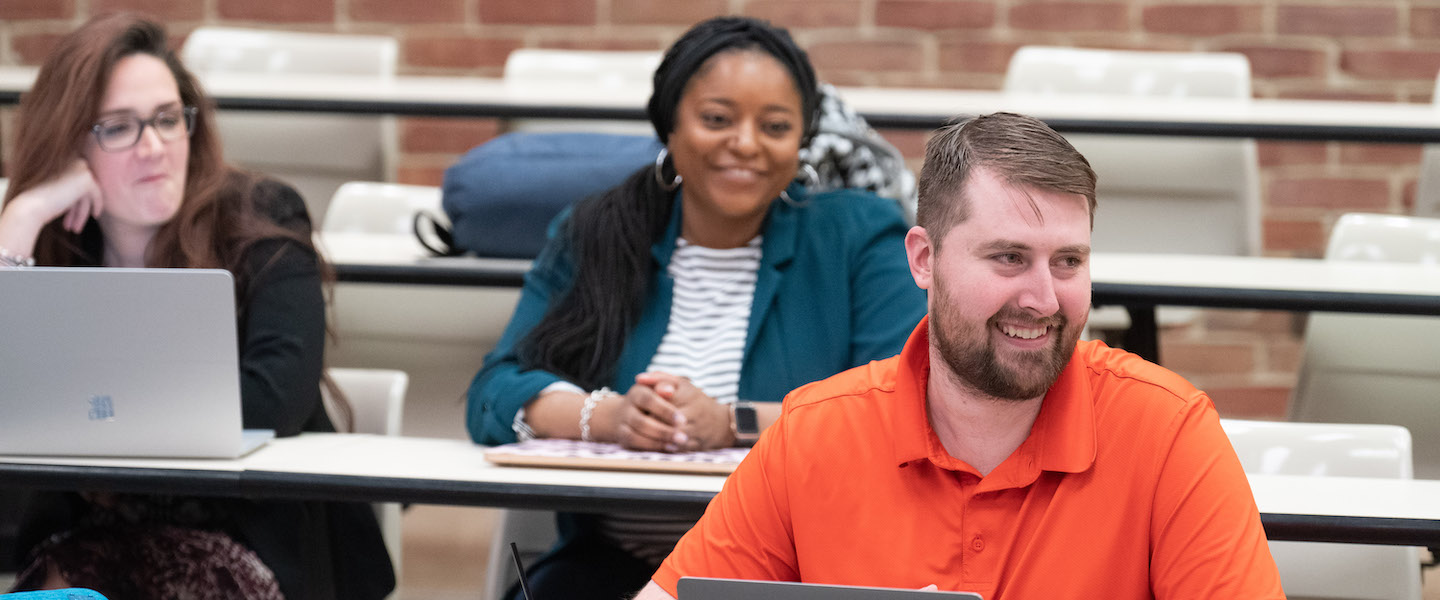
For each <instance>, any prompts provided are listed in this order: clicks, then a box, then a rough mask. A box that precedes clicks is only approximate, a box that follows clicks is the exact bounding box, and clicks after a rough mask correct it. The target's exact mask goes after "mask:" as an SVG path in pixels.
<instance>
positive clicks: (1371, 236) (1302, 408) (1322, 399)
mask: <svg viewBox="0 0 1440 600" xmlns="http://www.w3.org/2000/svg"><path fill="white" fill-rule="evenodd" d="M1325 258H1326V260H1346V261H1383V262H1415V263H1424V264H1429V265H1433V266H1435V275H1434V276H1435V277H1440V219H1423V218H1419V217H1404V216H1396V215H1374V214H1347V215H1344V216H1342V217H1341V218H1340V220H1339V221H1338V222H1337V223H1336V224H1335V228H1334V230H1333V231H1332V232H1331V234H1330V244H1329V247H1328V248H1327V249H1326V251H1325ZM1437 338H1440V319H1436V318H1435V317H1433V316H1373V315H1350V314H1335V313H1314V314H1312V315H1310V320H1309V324H1308V325H1307V327H1306V331H1305V345H1304V357H1303V360H1302V362H1301V365H1300V376H1299V381H1298V383H1297V384H1296V386H1295V392H1294V396H1293V398H1292V399H1291V401H1290V415H1291V418H1292V419H1293V420H1297V421H1318V422H1327V423H1390V424H1394V425H1403V426H1405V427H1408V428H1410V430H1411V432H1412V433H1413V434H1414V435H1415V439H1416V440H1417V443H1416V446H1415V474H1416V476H1417V477H1420V478H1422V479H1435V478H1440V358H1437V354H1436V348H1440V346H1437V344H1436V342H1435V340H1436V339H1437Z"/></svg>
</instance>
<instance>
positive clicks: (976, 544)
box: [970, 535, 985, 552]
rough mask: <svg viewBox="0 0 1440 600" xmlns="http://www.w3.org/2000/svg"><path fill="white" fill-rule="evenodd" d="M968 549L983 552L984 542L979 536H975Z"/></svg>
mask: <svg viewBox="0 0 1440 600" xmlns="http://www.w3.org/2000/svg"><path fill="white" fill-rule="evenodd" d="M970 548H972V549H973V550H975V551H976V552H980V551H982V550H984V549H985V540H983V539H980V536H978V535H977V536H975V539H973V540H970Z"/></svg>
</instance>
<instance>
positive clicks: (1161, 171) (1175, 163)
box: [1005, 46, 1260, 255]
mask: <svg viewBox="0 0 1440 600" xmlns="http://www.w3.org/2000/svg"><path fill="white" fill-rule="evenodd" d="M1005 91H1007V92H1015V93H1026V94H1083V95H1101V96H1145V97H1153V98H1155V100H1156V101H1157V102H1163V101H1164V99H1165V98H1167V97H1169V98H1177V97H1202V98H1233V99H1236V100H1248V99H1249V98H1250V63H1249V61H1248V60H1247V59H1246V58H1245V56H1244V55H1242V54H1236V53H1203V52H1150V51H1136V50H1093V49H1080V48H1059V47H1046V46H1026V47H1023V48H1020V49H1019V50H1018V51H1016V53H1015V55H1014V57H1012V58H1011V60H1010V66H1009V69H1008V70H1007V72H1006V74H1005ZM1065 137H1066V138H1067V139H1069V140H1070V142H1071V143H1072V144H1074V145H1075V147H1076V148H1077V149H1078V150H1080V152H1081V153H1082V154H1084V155H1085V157H1086V158H1087V159H1088V160H1089V161H1090V164H1091V165H1092V166H1093V167H1094V168H1095V172H1096V173H1097V174H1098V175H1099V178H1100V180H1099V184H1098V189H1097V195H1098V197H1099V206H1098V208H1097V214H1096V217H1097V218H1096V219H1095V233H1094V240H1093V246H1094V248H1095V249H1096V250H1099V251H1107V252H1166V253H1188V254H1232V255H1234V254H1239V255H1251V254H1258V253H1259V252H1260V192H1259V189H1260V183H1259V181H1260V176H1259V167H1258V160H1257V158H1256V150H1255V142H1254V140H1228V139H1227V140H1220V139H1202V138H1175V137H1163V136H1119V135H1075V134H1072V135H1066V136H1065Z"/></svg>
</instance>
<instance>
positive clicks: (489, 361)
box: [466, 184, 925, 444]
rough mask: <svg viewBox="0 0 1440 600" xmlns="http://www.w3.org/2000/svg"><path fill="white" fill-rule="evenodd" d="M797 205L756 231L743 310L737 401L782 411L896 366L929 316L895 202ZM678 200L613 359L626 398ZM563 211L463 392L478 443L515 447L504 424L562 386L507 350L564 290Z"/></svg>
mask: <svg viewBox="0 0 1440 600" xmlns="http://www.w3.org/2000/svg"><path fill="white" fill-rule="evenodd" d="M788 193H789V195H790V196H791V197H792V198H795V199H796V200H797V203H796V205H791V204H789V203H786V202H783V201H780V200H778V199H777V200H775V201H774V202H773V203H772V204H771V207H770V213H769V215H768V217H767V220H766V224H765V227H764V237H765V239H764V243H763V245H762V249H761V252H762V256H761V259H760V270H759V273H758V279H757V281H756V285H755V299H754V302H753V304H752V307H751V311H750V324H749V328H748V331H747V334H746V342H745V355H744V359H743V362H742V365H741V371H740V398H742V399H745V400H752V401H759V402H778V401H780V400H781V399H783V398H784V396H785V394H787V393H789V392H790V390H792V389H794V388H796V387H799V386H801V385H804V384H806V383H809V382H811V381H816V380H820V379H824V378H826V377H829V376H831V375H834V374H835V373H839V372H840V371H843V370H845V369H848V368H851V367H854V366H858V365H862V364H865V363H868V362H870V361H872V360H876V359H881V358H886V357H889V356H893V355H895V354H898V353H899V352H900V348H901V346H903V345H904V344H905V340H906V339H907V338H908V337H909V335H910V332H911V331H912V330H913V329H914V328H915V325H916V324H917V323H919V321H920V318H921V317H922V316H924V314H925V292H924V291H923V290H921V289H919V288H918V287H916V286H915V282H914V280H913V279H911V277H910V270H909V266H908V264H907V262H906V259H905V248H904V238H905V232H906V230H907V229H908V227H907V226H906V224H905V221H904V219H903V218H902V216H901V212H900V209H899V207H898V206H897V205H896V203H895V202H894V201H893V200H887V199H883V198H880V197H878V196H875V195H873V194H870V193H868V192H862V191H856V190H838V191H832V192H825V193H821V194H814V195H810V194H808V193H806V192H805V190H804V188H803V187H802V186H800V185H798V184H797V185H791V186H790V188H789V190H788ZM680 205H681V199H680V196H679V195H678V194H677V196H676V199H675V209H674V211H673V214H672V216H671V222H670V225H669V228H668V229H667V230H666V234H665V236H664V238H663V239H661V240H660V241H659V242H658V243H656V244H655V245H654V246H653V247H652V253H653V256H654V258H655V263H656V264H655V270H654V271H653V272H652V273H651V276H652V277H653V278H654V279H652V281H654V282H656V283H655V285H653V286H651V291H650V295H649V297H648V298H647V299H646V302H645V309H644V312H643V314H642V315H641V320H640V323H639V324H638V325H637V326H636V328H635V330H634V331H633V332H632V333H631V335H630V339H629V341H628V342H627V343H626V345H625V349H624V351H623V352H622V354H621V357H620V360H619V363H618V367H617V372H616V373H615V376H614V378H613V379H612V381H611V382H610V387H611V388H612V389H615V390H618V391H621V392H623V391H624V390H627V389H629V388H630V386H631V385H632V384H633V383H634V380H635V376H636V375H637V374H639V373H641V372H642V371H644V369H645V368H646V367H648V366H649V364H650V359H651V358H652V357H653V356H654V355H655V351H656V349H657V348H658V347H659V345H660V339H661V338H662V337H663V336H664V335H665V330H666V327H667V325H668V324H669V321H670V305H671V290H672V286H673V280H672V279H671V278H670V276H669V275H668V274H667V271H666V267H667V265H668V264H669V262H670V256H671V254H672V253H673V252H674V249H675V241H676V238H677V237H678V236H679V231H680V212H681V211H680ZM568 215H569V212H568V210H567V211H566V212H565V213H562V214H561V215H560V216H559V217H557V218H556V221H555V223H552V224H551V227H550V232H551V239H550V241H549V243H548V244H547V245H546V246H545V249H544V250H543V251H541V253H540V256H539V257H538V258H537V259H536V261H535V266H534V267H533V268H532V270H531V271H530V273H529V274H527V275H526V276H525V287H524V289H523V290H522V292H521V296H520V302H519V304H518V306H516V308H515V314H514V316H512V317H511V319H510V324H509V325H508V326H507V327H506V329H505V333H504V334H503V335H502V336H501V338H500V341H499V343H498V345H497V346H496V348H495V350H494V351H493V352H491V353H490V354H489V355H488V356H486V357H485V364H484V367H483V368H482V369H481V370H480V372H479V373H478V374H477V375H476V376H475V380H474V382H473V383H471V385H470V391H469V399H468V406H467V411H466V425H467V428H468V429H469V431H470V437H471V438H472V439H474V440H475V441H476V442H478V443H482V444H502V443H509V442H514V441H515V433H514V431H513V430H512V429H511V425H512V424H513V422H514V420H515V413H516V412H518V411H519V410H520V409H521V408H522V407H523V406H524V405H525V403H526V402H528V401H529V400H530V399H531V398H532V397H534V396H535V394H536V393H538V392H539V391H540V390H541V389H543V388H544V387H545V386H547V385H550V384H551V383H553V382H555V381H558V380H559V379H560V377H558V376H557V375H555V374H553V373H548V372H544V371H539V370H528V371H527V370H522V369H521V368H520V365H519V363H518V361H517V358H516V355H515V345H516V343H517V342H519V341H520V340H521V339H522V338H523V337H524V336H525V334H526V333H528V332H529V331H530V329H531V328H532V327H534V326H535V324H536V323H537V322H539V320H540V318H541V317H542V316H544V313H545V310H546V307H547V306H548V305H549V303H550V302H551V299H552V298H558V297H559V296H560V294H561V293H563V291H564V290H566V289H568V288H569V286H570V282H571V279H572V277H573V270H574V266H573V263H572V259H571V253H570V251H569V249H568V248H567V247H566V246H567V244H566V243H565V242H564V241H563V240H562V239H559V238H557V237H555V235H554V232H556V231H558V229H559V224H560V223H561V222H562V221H563V220H564V219H566V218H568Z"/></svg>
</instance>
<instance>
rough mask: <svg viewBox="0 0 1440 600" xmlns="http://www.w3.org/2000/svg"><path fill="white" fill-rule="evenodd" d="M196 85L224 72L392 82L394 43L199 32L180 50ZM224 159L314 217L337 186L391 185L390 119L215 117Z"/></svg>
mask: <svg viewBox="0 0 1440 600" xmlns="http://www.w3.org/2000/svg"><path fill="white" fill-rule="evenodd" d="M181 54H182V58H183V60H184V61H185V64H186V66H187V67H189V68H190V69H191V70H192V71H194V72H195V73H196V74H197V75H198V76H199V77H200V78H201V79H205V78H207V77H210V76H219V75H225V74H254V75H264V74H273V75H317V76H318V75H348V76H364V77H373V78H374V79H375V81H376V82H377V83H378V82H383V81H388V80H391V79H393V78H394V76H395V71H396V64H397V62H398V58H397V57H398V55H399V50H398V45H397V43H396V41H395V39H394V38H390V37H385V36H375V35H342V34H333V33H299V32H291V31H268V30H259V29H234V28H226V27H201V28H199V29H196V30H195V31H194V32H192V33H191V34H190V35H189V37H187V38H186V40H185V46H184V47H183V48H182V49H181ZM217 122H218V126H219V130H220V140H221V142H222V143H223V144H224V147H225V156H226V158H227V159H228V160H231V161H233V162H235V163H237V164H240V165H243V166H245V167H247V168H251V169H254V170H257V171H260V172H262V173H266V174H268V175H271V176H274V177H277V178H279V179H281V180H284V181H286V182H287V183H290V184H291V185H293V186H295V187H296V189H298V190H299V191H300V193H301V195H302V196H304V198H305V202H306V205H307V206H308V207H309V208H310V213H311V215H312V216H313V217H314V218H315V219H319V218H321V217H322V216H323V215H324V214H325V207H326V205H327V203H328V202H329V200H330V197H331V195H333V194H334V192H335V189H336V188H338V187H339V186H340V184H341V183H344V182H346V181H350V180H357V179H358V180H372V181H386V180H390V179H392V178H393V177H392V172H393V170H394V165H393V162H394V155H395V153H396V141H395V120H394V118H393V117H374V116H349V115H332V114H315V113H306V114H295V113H271V112H266V113H232V112H226V113H224V114H221V115H220V116H219V117H218V118H217Z"/></svg>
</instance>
